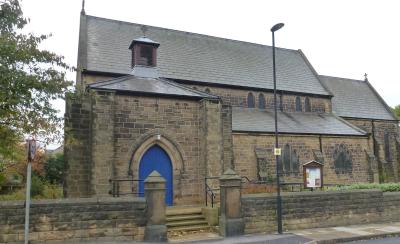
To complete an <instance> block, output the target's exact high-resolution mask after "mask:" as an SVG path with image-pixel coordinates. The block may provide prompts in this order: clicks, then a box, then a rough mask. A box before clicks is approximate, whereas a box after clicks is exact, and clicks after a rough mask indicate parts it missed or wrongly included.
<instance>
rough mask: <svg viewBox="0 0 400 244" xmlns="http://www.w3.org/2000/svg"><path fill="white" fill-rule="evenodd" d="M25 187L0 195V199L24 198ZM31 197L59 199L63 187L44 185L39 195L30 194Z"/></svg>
mask: <svg viewBox="0 0 400 244" xmlns="http://www.w3.org/2000/svg"><path fill="white" fill-rule="evenodd" d="M25 194H26V190H25V188H21V189H18V190H17V191H14V192H12V193H10V194H5V195H0V201H12V200H25ZM32 198H33V199H60V198H63V189H62V187H61V186H57V185H44V187H43V192H42V194H40V195H35V196H32Z"/></svg>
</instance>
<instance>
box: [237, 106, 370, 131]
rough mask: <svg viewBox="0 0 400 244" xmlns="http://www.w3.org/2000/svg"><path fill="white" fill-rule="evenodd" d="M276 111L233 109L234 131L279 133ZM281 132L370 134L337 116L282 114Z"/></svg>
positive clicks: (279, 118) (280, 117)
mask: <svg viewBox="0 0 400 244" xmlns="http://www.w3.org/2000/svg"><path fill="white" fill-rule="evenodd" d="M274 121H275V120H274V112H273V111H268V110H259V109H246V108H233V109H232V131H236V132H240V131H242V132H268V133H269V132H275V123H274ZM278 131H279V133H290V134H319V135H340V136H349V135H352V136H365V135H367V133H366V132H365V131H363V130H361V129H359V128H357V127H355V126H353V125H351V124H350V123H348V122H346V121H345V120H343V119H341V118H339V117H336V116H335V115H333V114H312V113H286V112H278Z"/></svg>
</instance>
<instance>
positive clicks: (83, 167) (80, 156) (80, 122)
mask: <svg viewBox="0 0 400 244" xmlns="http://www.w3.org/2000/svg"><path fill="white" fill-rule="evenodd" d="M91 119H92V113H91V102H90V98H89V97H83V96H73V95H71V94H70V95H68V96H67V99H66V110H65V125H64V128H65V130H64V136H65V143H64V145H65V146H64V155H65V161H66V166H65V167H66V170H65V180H64V195H65V196H66V197H87V196H89V195H90V179H91V140H90V137H91Z"/></svg>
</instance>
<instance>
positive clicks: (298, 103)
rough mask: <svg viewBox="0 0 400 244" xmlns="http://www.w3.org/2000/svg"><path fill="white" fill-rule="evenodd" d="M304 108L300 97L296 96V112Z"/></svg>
mask: <svg viewBox="0 0 400 244" xmlns="http://www.w3.org/2000/svg"><path fill="white" fill-rule="evenodd" d="M302 110H303V109H302V108H301V99H300V97H296V112H301V111H302Z"/></svg>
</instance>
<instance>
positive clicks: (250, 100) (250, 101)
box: [247, 92, 255, 108]
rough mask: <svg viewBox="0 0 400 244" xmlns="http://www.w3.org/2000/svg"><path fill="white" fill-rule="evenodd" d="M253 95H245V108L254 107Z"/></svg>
mask: <svg viewBox="0 0 400 244" xmlns="http://www.w3.org/2000/svg"><path fill="white" fill-rule="evenodd" d="M254 100H255V99H254V95H253V93H251V92H249V94H248V95H247V107H248V108H254V107H255V102H254Z"/></svg>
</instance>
